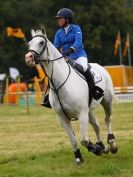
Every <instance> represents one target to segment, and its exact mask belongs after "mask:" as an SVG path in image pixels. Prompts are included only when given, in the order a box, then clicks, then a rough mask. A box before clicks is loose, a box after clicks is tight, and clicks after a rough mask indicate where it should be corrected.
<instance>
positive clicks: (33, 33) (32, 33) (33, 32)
mask: <svg viewBox="0 0 133 177" xmlns="http://www.w3.org/2000/svg"><path fill="white" fill-rule="evenodd" d="M31 35H32V37H34V36H35V35H36V33H35V31H34V30H33V29H31Z"/></svg>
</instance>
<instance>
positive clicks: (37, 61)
mask: <svg viewBox="0 0 133 177" xmlns="http://www.w3.org/2000/svg"><path fill="white" fill-rule="evenodd" d="M35 37H42V38H43V39H45V45H44V46H43V48H42V50H41V52H40V53H37V52H36V51H35V50H28V52H31V53H32V54H33V55H34V60H35V64H39V63H42V62H47V61H48V62H50V61H56V60H59V59H61V58H63V56H61V57H58V58H55V59H53V60H49V59H48V58H47V60H43V59H41V56H42V54H43V52H44V51H45V50H47V53H48V47H47V39H46V38H45V36H43V35H35V36H34V37H33V38H35ZM33 38H32V39H33Z"/></svg>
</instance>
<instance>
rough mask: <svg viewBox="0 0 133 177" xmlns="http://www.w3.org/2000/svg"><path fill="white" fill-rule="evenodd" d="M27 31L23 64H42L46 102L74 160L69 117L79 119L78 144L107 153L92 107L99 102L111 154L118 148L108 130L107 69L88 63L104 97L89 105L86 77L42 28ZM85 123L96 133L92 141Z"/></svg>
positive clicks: (109, 84)
mask: <svg viewBox="0 0 133 177" xmlns="http://www.w3.org/2000/svg"><path fill="white" fill-rule="evenodd" d="M31 34H32V37H33V38H32V40H31V41H30V42H29V52H28V53H27V54H26V55H25V60H26V63H27V65H29V66H34V65H35V63H38V62H41V64H42V65H43V67H44V69H45V71H46V73H47V76H48V78H49V82H50V91H49V100H50V104H51V106H52V109H53V110H54V111H55V112H56V114H57V116H58V118H59V121H60V123H61V125H62V126H63V127H64V129H65V130H66V132H67V134H68V137H69V139H70V142H71V145H72V147H73V150H74V155H75V161H76V163H78V164H79V163H82V162H83V158H82V155H81V152H80V150H79V148H78V144H77V140H76V137H75V134H74V132H73V129H72V126H71V120H72V118H75V119H78V120H79V123H80V131H81V144H82V145H83V146H85V147H86V148H87V149H88V151H90V152H93V153H94V154H96V155H101V153H102V152H104V153H107V152H108V148H105V146H104V144H103V143H102V138H101V134H100V128H99V124H98V121H97V119H96V117H95V115H94V113H93V109H94V108H96V107H97V106H98V105H99V104H101V105H102V106H103V108H104V111H105V122H106V125H107V142H108V144H109V145H110V147H109V149H110V151H111V152H112V153H116V152H117V149H118V148H117V145H116V143H115V137H114V135H113V133H112V129H111V112H112V98H113V85H112V80H111V77H110V75H109V74H108V72H107V71H106V70H105V69H104V68H103V67H101V66H100V65H98V64H96V63H95V64H91V67H92V70H93V72H95V71H97V72H98V75H99V76H100V78H101V79H100V81H99V82H98V83H97V85H98V86H99V87H101V88H102V89H103V91H104V96H103V97H102V98H101V99H99V100H97V101H96V100H94V99H92V101H91V103H90V104H89V99H90V97H89V88H88V84H87V82H86V80H85V79H84V77H83V76H81V75H80V74H79V73H78V72H76V71H75V70H74V69H73V68H72V67H71V66H70V65H69V64H68V63H67V62H66V61H65V59H64V57H63V56H62V55H61V53H60V52H59V51H58V50H57V49H56V48H55V47H54V45H53V44H52V43H51V42H50V41H49V40H48V38H47V36H46V31H45V29H44V28H42V29H41V30H37V31H34V30H33V29H32V30H31ZM89 122H90V123H91V124H92V126H93V128H94V130H95V133H96V136H97V143H96V144H93V143H92V142H91V141H89V139H88V123H89ZM106 147H107V146H106Z"/></svg>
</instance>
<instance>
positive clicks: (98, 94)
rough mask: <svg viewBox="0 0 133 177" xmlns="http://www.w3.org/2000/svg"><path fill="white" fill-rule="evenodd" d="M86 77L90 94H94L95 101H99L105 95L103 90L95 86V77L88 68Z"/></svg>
mask: <svg viewBox="0 0 133 177" xmlns="http://www.w3.org/2000/svg"><path fill="white" fill-rule="evenodd" d="M84 76H85V78H86V80H87V83H88V85H89V88H90V92H91V94H92V97H93V98H94V99H95V100H99V99H100V98H101V97H102V96H103V95H104V93H103V90H102V89H101V88H100V87H98V86H95V82H94V76H93V75H92V73H91V71H90V69H89V68H88V69H87V71H86V72H85V73H84Z"/></svg>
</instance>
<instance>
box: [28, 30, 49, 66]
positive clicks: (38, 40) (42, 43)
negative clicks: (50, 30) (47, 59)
mask: <svg viewBox="0 0 133 177" xmlns="http://www.w3.org/2000/svg"><path fill="white" fill-rule="evenodd" d="M31 35H32V40H31V41H30V42H29V43H28V45H29V51H28V53H27V54H26V55H25V61H26V64H27V65H28V66H30V67H33V66H34V65H35V64H36V63H38V62H39V60H40V59H41V58H42V57H43V55H44V53H45V49H46V48H47V36H46V30H45V28H44V27H42V28H41V30H37V31H34V30H33V29H32V30H31Z"/></svg>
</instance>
